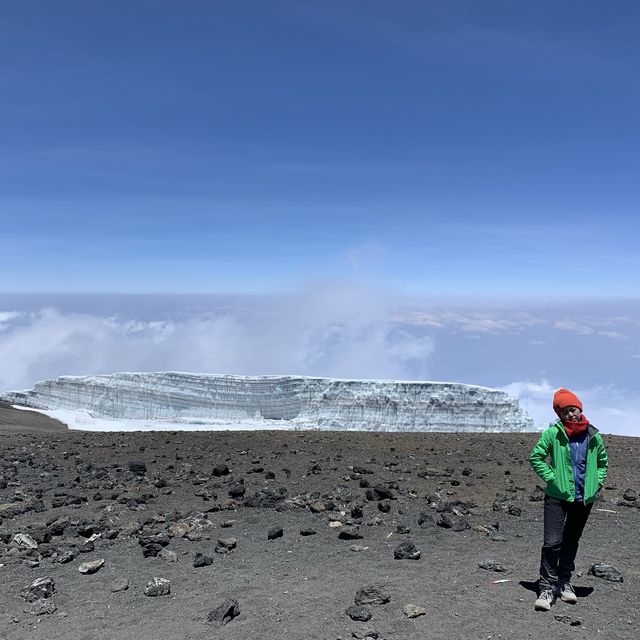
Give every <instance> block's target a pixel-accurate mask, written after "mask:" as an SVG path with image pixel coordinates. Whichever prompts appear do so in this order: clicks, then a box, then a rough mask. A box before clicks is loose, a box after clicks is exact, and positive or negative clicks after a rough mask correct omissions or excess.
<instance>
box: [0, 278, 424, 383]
mask: <svg viewBox="0 0 640 640" xmlns="http://www.w3.org/2000/svg"><path fill="white" fill-rule="evenodd" d="M392 308H393V301H392V300H391V298H390V297H389V296H385V295H384V294H383V293H381V292H379V291H377V290H373V289H368V288H366V287H364V286H357V287H356V286H349V285H336V284H324V285H316V286H315V287H314V288H309V289H308V290H307V291H305V292H304V293H302V294H300V295H298V296H296V297H294V298H292V299H287V300H286V301H282V300H280V301H273V302H272V303H270V304H269V305H268V306H267V307H263V308H261V309H260V310H258V311H255V312H254V313H243V314H237V315H231V314H229V313H227V314H217V315H216V314H214V313H201V314H200V315H197V316H192V317H190V318H188V319H185V320H179V321H178V320H153V321H148V322H142V321H140V320H137V319H135V318H134V319H132V318H121V317H109V318H104V317H99V316H97V315H92V314H81V313H64V312H61V311H59V310H56V309H50V308H49V309H41V310H40V311H38V312H35V313H32V314H30V315H26V316H23V317H20V322H15V323H13V324H10V325H9V327H8V329H7V330H6V331H5V332H4V333H2V334H0V362H2V364H3V366H2V368H1V369H0V390H8V389H20V388H27V387H31V386H33V384H34V383H35V382H37V381H38V380H43V379H48V378H53V377H57V376H59V375H67V374H69V375H88V374H97V373H109V372H113V371H167V370H174V371H189V372H209V373H232V374H246V375H260V374H263V375H264V374H294V375H317V376H331V377H345V378H388V379H416V378H425V377H426V376H427V364H428V361H429V357H430V356H431V354H432V352H433V349H434V342H433V340H432V339H431V338H429V337H426V336H414V335H412V334H411V333H409V332H408V331H405V330H402V329H401V328H399V327H398V326H397V325H396V324H395V323H394V322H393V321H392ZM17 317H18V316H13V318H14V319H15V318H17Z"/></svg>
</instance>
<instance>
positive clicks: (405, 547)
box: [393, 540, 420, 560]
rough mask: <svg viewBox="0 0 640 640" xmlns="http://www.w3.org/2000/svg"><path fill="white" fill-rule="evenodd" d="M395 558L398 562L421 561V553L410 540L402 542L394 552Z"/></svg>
mask: <svg viewBox="0 0 640 640" xmlns="http://www.w3.org/2000/svg"><path fill="white" fill-rule="evenodd" d="M393 557H394V558H395V559H396V560H419V559H420V551H419V550H418V549H417V548H416V545H415V544H413V542H409V541H408V540H407V541H405V542H401V543H400V544H399V545H398V546H397V547H396V548H395V549H394V550H393Z"/></svg>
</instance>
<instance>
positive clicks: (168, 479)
mask: <svg viewBox="0 0 640 640" xmlns="http://www.w3.org/2000/svg"><path fill="white" fill-rule="evenodd" d="M0 434H1V436H2V443H3V456H2V461H1V463H0V520H1V523H0V578H1V579H0V638H2V639H23V638H24V639H27V638H29V639H34V640H36V639H47V640H49V639H54V638H74V639H75V640H96V639H114V640H115V639H129V638H131V639H133V638H136V639H146V638H154V639H156V638H188V639H194V640H195V639H201V638H202V639H204V638H207V639H208V638H225V639H229V640H240V639H242V640H245V639H249V638H251V639H254V638H255V639H257V638H261V639H276V638H277V639H285V640H288V639H291V640H303V639H320V640H325V639H326V640H336V639H338V638H342V639H345V640H346V639H348V638H353V637H355V638H366V637H370V638H374V637H378V638H381V639H388V640H390V639H399V640H400V639H401V640H410V639H413V638H415V639H418V638H420V639H423V638H447V639H451V638H485V639H488V638H551V637H554V638H596V637H598V638H606V639H612V638H638V637H640V622H639V616H638V602H640V587H639V579H640V560H639V559H638V549H639V543H638V530H639V529H638V525H639V523H640V511H639V509H638V508H637V506H636V505H637V504H638V503H640V499H638V500H636V493H635V492H636V491H638V489H639V488H640V487H639V486H638V485H639V484H640V481H639V474H638V471H639V462H638V460H639V454H640V440H639V439H636V438H625V437H614V436H608V437H606V442H607V445H608V451H609V457H610V473H609V477H608V479H607V483H606V486H605V489H604V491H603V495H602V499H601V500H600V501H599V502H598V503H597V504H596V506H595V510H594V511H593V513H592V516H591V519H590V521H589V523H588V525H587V529H586V531H585V534H584V536H583V539H582V544H581V548H580V551H579V554H578V560H577V565H576V572H577V575H576V576H575V580H574V583H575V585H576V586H577V589H576V590H577V593H578V596H579V598H580V599H579V602H578V604H577V605H575V606H572V605H568V604H565V603H562V602H560V601H558V602H557V603H556V604H555V606H554V607H553V608H552V611H551V612H550V613H539V612H535V611H534V609H533V601H534V600H535V580H536V578H537V570H538V560H539V550H540V544H541V539H542V502H541V497H542V494H541V491H540V489H539V488H537V485H539V484H540V482H539V481H538V480H537V478H536V477H535V476H534V474H533V473H532V472H531V470H530V469H529V465H528V462H527V455H528V452H529V450H530V448H531V447H532V445H533V444H534V441H535V438H536V435H535V434H429V433H423V434H416V433H411V434H408V433H395V434H389V433H362V432H320V431H277V432H274V431H268V432H267V431H258V432H153V433H86V432H85V433H83V432H74V431H67V430H65V429H64V427H63V426H62V425H60V423H55V422H54V421H50V420H48V419H47V418H45V417H43V416H40V415H38V414H34V413H31V412H23V411H16V410H13V409H10V408H9V407H7V406H4V407H0ZM593 565H596V569H595V573H596V574H598V575H591V574H590V573H589V570H590V568H592V566H593ZM601 565H602V566H601ZM606 565H611V566H606ZM80 569H82V570H83V571H84V572H85V573H81V572H80ZM602 576H604V577H602ZM154 579H161V580H154ZM621 579H622V581H621ZM165 581H168V583H167V582H165ZM410 605H413V606H410ZM369 616H370V617H369ZM410 616H415V617H410ZM353 618H356V619H353ZM357 618H362V619H361V620H358V619H357ZM367 618H368V619H367Z"/></svg>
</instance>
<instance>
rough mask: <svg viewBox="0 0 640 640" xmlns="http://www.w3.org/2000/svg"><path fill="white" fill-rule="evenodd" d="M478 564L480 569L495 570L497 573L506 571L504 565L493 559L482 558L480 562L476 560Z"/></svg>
mask: <svg viewBox="0 0 640 640" xmlns="http://www.w3.org/2000/svg"><path fill="white" fill-rule="evenodd" d="M478 566H479V567H480V568H481V569H486V570H487V571H497V572H498V573H504V572H506V570H507V569H506V567H505V566H504V565H502V564H500V563H499V562H496V561H495V560H483V561H482V562H478Z"/></svg>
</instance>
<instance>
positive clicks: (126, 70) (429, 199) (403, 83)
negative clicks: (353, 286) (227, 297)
mask: <svg viewBox="0 0 640 640" xmlns="http://www.w3.org/2000/svg"><path fill="white" fill-rule="evenodd" d="M639 28H640V7H638V5H637V3H635V2H625V1H620V2H616V3H614V4H606V3H602V2H599V1H587V2H580V3H576V2H536V3H526V2H514V1H512V0H503V1H501V2H497V1H491V0H487V1H486V2H481V3H480V2H456V1H452V2H446V3H445V2H423V1H420V2H418V1H416V2H411V1H405V2H377V1H375V0H367V1H362V2H356V1H349V0H347V1H337V0H336V1H331V0H329V1H326V2H324V1H323V2H300V1H299V0H291V1H281V0H272V1H269V2H242V1H234V2H224V1H213V2H212V1H206V2H205V1H190V0H185V1H183V2H180V3H178V2H175V1H172V2H166V1H162V0H153V1H150V0H149V1H144V2H143V1H140V0H137V1H136V0H133V1H132V0H129V1H128V2H120V1H118V0H110V1H109V2H106V1H104V2H101V1H97V0H96V1H93V2H86V1H80V0H78V1H71V0H60V1H59V2H55V3H53V2H49V1H46V0H19V1H18V0H4V1H3V2H2V4H1V6H0V94H1V95H2V100H0V220H1V225H2V227H1V231H0V291H4V292H36V291H38V292H88V293H100V292H153V293H167V292H183V293H197V292H202V293H267V294H268V293H274V292H275V293H277V292H290V291H294V290H296V289H297V288H299V287H300V285H301V283H305V282H309V281H314V280H317V279H331V280H334V281H336V280H337V281H343V280H347V279H349V280H353V279H356V280H365V281H367V282H374V283H376V284H379V285H380V286H384V287H385V288H386V289H387V290H393V291H396V292H398V293H400V294H415V295H421V296H427V295H464V294H474V295H482V296H489V297H494V296H505V295H506V296H513V295H519V296H528V295H531V296H544V295H567V294H569V295H571V294H573V295H579V296H596V297H598V296H599V297H602V296H621V297H634V296H637V276H636V274H637V273H638V271H639V269H640V264H639V262H640V260H639V258H638V252H637V249H636V244H637V237H638V235H639V233H640V229H639V227H640V223H638V221H637V220H638V215H637V213H638V211H637V210H638V202H639V195H640V182H638V180H637V175H638V151H637V150H638V148H640V128H639V126H638V118H637V114H638V112H640V104H639V102H640V81H639V80H638V74H637V68H638V63H639V62H640V60H639V57H640V55H639V53H640V44H638V39H637V33H638V29H639Z"/></svg>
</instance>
